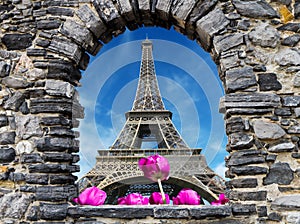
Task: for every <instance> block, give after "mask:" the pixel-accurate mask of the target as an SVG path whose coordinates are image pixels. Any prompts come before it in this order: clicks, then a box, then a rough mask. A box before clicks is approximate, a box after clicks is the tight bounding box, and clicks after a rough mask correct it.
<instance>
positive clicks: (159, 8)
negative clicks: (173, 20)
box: [155, 0, 172, 23]
mask: <svg viewBox="0 0 300 224" xmlns="http://www.w3.org/2000/svg"><path fill="white" fill-rule="evenodd" d="M171 6H172V0H157V2H156V6H155V11H156V13H157V16H158V18H159V19H161V20H163V21H165V22H166V23H168V22H169V16H170V10H171Z"/></svg>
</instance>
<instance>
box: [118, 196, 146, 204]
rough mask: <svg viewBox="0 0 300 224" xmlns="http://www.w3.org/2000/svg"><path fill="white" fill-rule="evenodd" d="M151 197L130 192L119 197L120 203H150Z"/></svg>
mask: <svg viewBox="0 0 300 224" xmlns="http://www.w3.org/2000/svg"><path fill="white" fill-rule="evenodd" d="M148 204H149V199H148V198H147V197H144V196H143V195H141V194H139V193H132V194H128V195H127V196H125V197H122V198H118V205H148Z"/></svg>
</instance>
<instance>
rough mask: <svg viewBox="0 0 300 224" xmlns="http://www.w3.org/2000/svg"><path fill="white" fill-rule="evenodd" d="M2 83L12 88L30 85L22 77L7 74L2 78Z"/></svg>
mask: <svg viewBox="0 0 300 224" xmlns="http://www.w3.org/2000/svg"><path fill="white" fill-rule="evenodd" d="M2 83H3V84H5V85H6V86H8V87H10V88H14V89H20V88H26V87H29V86H30V85H31V84H30V83H29V82H27V80H26V79H24V78H23V77H13V76H7V77H5V78H3V79H2Z"/></svg>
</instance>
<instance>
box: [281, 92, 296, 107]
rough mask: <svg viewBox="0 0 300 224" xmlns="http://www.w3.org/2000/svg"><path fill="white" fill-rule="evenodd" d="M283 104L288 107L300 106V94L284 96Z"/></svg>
mask: <svg viewBox="0 0 300 224" xmlns="http://www.w3.org/2000/svg"><path fill="white" fill-rule="evenodd" d="M282 100H283V102H282V105H283V106H286V107H297V106H300V96H298V95H296V96H285V97H282Z"/></svg>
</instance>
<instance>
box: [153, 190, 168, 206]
mask: <svg viewBox="0 0 300 224" xmlns="http://www.w3.org/2000/svg"><path fill="white" fill-rule="evenodd" d="M165 197H166V204H170V197H169V195H168V194H165ZM149 203H150V204H151V205H159V204H164V201H163V198H162V196H161V193H160V192H153V193H152V194H151V195H150V197H149Z"/></svg>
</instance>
